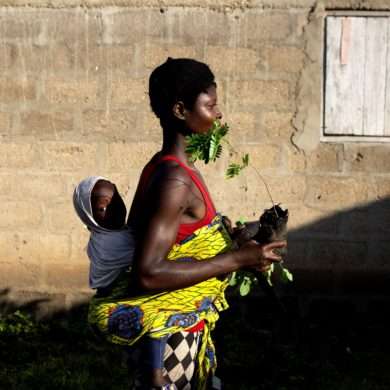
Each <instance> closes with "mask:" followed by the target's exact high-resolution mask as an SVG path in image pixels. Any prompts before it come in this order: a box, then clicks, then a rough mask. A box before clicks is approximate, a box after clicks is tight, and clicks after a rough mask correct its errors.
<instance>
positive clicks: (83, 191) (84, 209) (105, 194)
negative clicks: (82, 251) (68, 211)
mask: <svg viewBox="0 0 390 390" xmlns="http://www.w3.org/2000/svg"><path fill="white" fill-rule="evenodd" d="M73 204H74V207H75V209H76V212H77V214H78V216H79V217H80V219H81V220H82V221H83V222H84V223H85V224H86V225H87V226H88V228H90V229H94V228H96V227H102V228H105V229H109V230H118V229H121V228H123V227H124V226H125V221H126V206H125V203H124V201H123V199H122V198H121V196H120V195H119V192H118V190H117V188H116V186H115V184H113V183H111V182H110V181H109V180H107V179H105V178H103V177H99V176H90V177H87V178H86V179H84V180H82V181H81V182H80V183H79V185H78V186H77V187H76V188H75V191H74V194H73Z"/></svg>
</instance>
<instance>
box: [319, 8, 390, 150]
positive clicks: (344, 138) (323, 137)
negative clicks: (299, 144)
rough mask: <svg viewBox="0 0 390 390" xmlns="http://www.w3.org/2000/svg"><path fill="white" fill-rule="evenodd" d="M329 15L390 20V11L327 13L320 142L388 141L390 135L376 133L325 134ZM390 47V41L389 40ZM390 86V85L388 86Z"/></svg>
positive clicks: (330, 11) (324, 35)
mask: <svg viewBox="0 0 390 390" xmlns="http://www.w3.org/2000/svg"><path fill="white" fill-rule="evenodd" d="M327 17H387V18H389V22H390V11H353V10H343V11H341V10H340V11H339V10H328V11H327V12H326V15H325V20H324V23H323V47H322V67H323V68H322V72H321V75H322V79H321V110H320V112H321V126H320V127H321V129H320V142H338V143H343V142H363V143H388V142H390V135H389V136H375V135H371V136H370V135H341V134H340V135H337V134H330V135H329V134H325V129H326V126H325V109H326V107H325V99H326V95H325V94H326V88H325V87H326V86H325V84H326V71H327V69H326V59H327V50H326V49H327V47H326V43H327V22H326V18H327ZM389 48H390V42H389ZM388 87H389V88H390V85H389V86H388Z"/></svg>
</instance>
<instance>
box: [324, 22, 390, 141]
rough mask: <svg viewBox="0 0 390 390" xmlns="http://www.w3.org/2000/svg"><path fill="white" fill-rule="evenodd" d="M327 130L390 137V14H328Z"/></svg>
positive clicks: (325, 116)
mask: <svg viewBox="0 0 390 390" xmlns="http://www.w3.org/2000/svg"><path fill="white" fill-rule="evenodd" d="M325 31H326V34H325V37H326V45H325V79H324V113H323V128H324V135H325V136H326V135H330V136H351V137H356V136H360V137H367V138H369V137H374V138H376V137H382V138H383V137H390V17H389V16H328V17H327V18H326V30H325Z"/></svg>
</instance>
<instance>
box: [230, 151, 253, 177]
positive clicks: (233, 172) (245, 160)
mask: <svg viewBox="0 0 390 390" xmlns="http://www.w3.org/2000/svg"><path fill="white" fill-rule="evenodd" d="M248 165H249V154H245V156H243V157H242V159H241V164H237V163H231V164H230V165H229V166H228V169H227V170H226V178H228V179H232V178H233V177H235V176H237V175H239V174H240V173H241V171H242V170H243V169H244V168H246V167H247V166H248Z"/></svg>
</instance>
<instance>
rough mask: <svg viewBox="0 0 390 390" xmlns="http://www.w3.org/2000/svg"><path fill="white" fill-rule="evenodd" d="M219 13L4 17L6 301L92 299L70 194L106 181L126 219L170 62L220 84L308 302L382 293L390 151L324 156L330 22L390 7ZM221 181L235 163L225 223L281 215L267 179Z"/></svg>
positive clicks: (129, 8)
mask: <svg viewBox="0 0 390 390" xmlns="http://www.w3.org/2000/svg"><path fill="white" fill-rule="evenodd" d="M209 3H210V2H207V1H204V2H203V1H199V2H193V1H191V2H190V1H182V2H169V1H166V2H153V1H150V2H142V4H141V3H140V2H126V1H122V2H109V1H89V2H82V3H81V2H77V1H71V2H64V1H63V2H56V1H51V2H49V1H37V2H35V3H34V2H33V3H31V2H30V3H29V6H28V5H27V4H26V3H25V2H22V1H12V2H11V1H3V0H2V1H0V137H1V143H0V180H1V185H0V199H1V204H2V207H1V210H0V269H1V272H0V287H1V288H4V289H5V288H9V289H11V291H10V293H11V294H14V296H23V294H24V295H26V296H29V295H31V294H40V295H41V296H43V297H44V296H45V294H50V296H54V297H57V298H56V299H57V301H56V304H58V305H70V304H72V303H73V302H74V301H75V300H77V299H79V297H80V296H82V295H83V294H86V295H88V294H89V293H90V290H89V289H88V285H87V280H88V277H87V273H88V261H87V258H86V255H85V253H84V247H85V245H86V242H87V237H88V234H87V231H86V230H85V229H83V227H82V226H81V223H80V222H79V221H78V220H77V219H76V216H75V214H74V211H73V208H72V203H71V197H72V192H73V188H74V186H75V185H76V184H77V183H78V182H79V181H80V180H81V179H82V178H84V177H86V176H87V175H91V174H99V175H103V176H107V177H109V178H110V179H112V180H113V181H115V182H117V183H118V185H119V189H120V191H121V193H122V194H123V195H124V196H125V198H126V202H127V204H128V205H129V204H130V201H131V198H132V195H133V191H134V189H135V186H136V183H137V180H138V176H139V173H140V169H141V168H142V166H143V164H144V163H145V162H146V161H147V159H148V158H149V157H150V155H151V154H152V153H153V152H154V151H157V150H158V148H159V142H160V140H161V137H160V131H159V126H158V122H157V121H156V120H155V119H154V117H153V115H152V114H151V112H150V109H149V104H148V97H147V79H148V76H149V74H150V72H151V70H152V69H153V68H154V67H155V66H156V65H157V64H159V63H160V62H162V61H164V60H165V59H166V57H167V56H172V57H179V56H180V57H182V56H183V57H194V58H197V59H199V60H202V61H205V62H207V63H209V64H210V66H211V67H212V69H213V70H214V72H215V74H216V76H217V81H218V89H219V97H220V102H221V107H222V109H223V111H224V113H225V119H226V121H227V122H228V123H229V124H230V127H231V136H230V139H231V142H232V143H233V144H234V145H235V146H236V148H237V149H238V150H239V151H242V152H248V153H249V154H250V156H251V161H252V164H253V165H254V166H256V168H257V170H258V171H259V172H260V173H261V175H262V176H263V177H264V179H265V180H266V182H267V183H268V185H269V187H270V190H271V193H272V196H273V198H274V200H275V202H281V203H282V204H283V205H284V206H285V207H288V208H289V210H290V214H291V223H290V228H291V235H290V237H291V240H290V249H289V250H290V257H289V262H290V268H291V269H293V270H295V272H296V275H298V282H299V283H298V284H299V285H300V286H301V287H302V289H303V290H302V291H306V290H305V289H308V290H310V291H313V288H314V289H315V288H318V291H320V292H321V291H323V292H324V291H327V292H331V293H334V292H342V293H345V294H349V293H351V292H356V291H357V292H359V291H366V290H367V289H370V288H371V287H370V286H372V285H376V286H380V283H382V282H383V278H382V276H383V275H384V274H385V273H386V272H387V271H389V265H388V263H387V261H386V260H387V256H388V253H390V244H389V240H388V238H389V235H390V225H389V221H390V201H389V196H390V153H389V147H390V145H389V144H353V143H333V144H332V143H320V141H319V134H320V125H321V122H320V119H321V118H320V111H321V80H322V71H323V69H322V48H323V20H324V16H325V15H326V10H327V8H347V9H370V8H372V9H375V10H380V9H382V10H386V9H390V6H389V5H388V4H387V3H388V2H387V1H371V2H370V1H328V2H325V1H324V2H318V3H317V2H313V1H298V0H297V1H256V2H234V1H231V2H223V3H218V2H217V3H215V2H212V3H213V5H212V4H211V3H210V4H209ZM78 5H80V6H78ZM225 168H226V158H225V159H221V161H219V162H218V163H217V164H216V166H212V167H211V166H210V167H205V169H204V172H205V175H206V180H207V182H208V183H209V186H210V191H211V192H212V194H213V196H214V199H215V202H216V204H217V205H218V208H219V209H220V210H222V211H223V212H224V213H226V214H227V215H231V216H232V218H233V219H234V218H237V217H239V216H245V217H249V218H252V217H253V216H258V215H259V214H260V212H261V211H262V210H263V209H264V208H266V207H269V206H270V199H269V197H268V195H267V192H266V190H265V187H264V185H263V183H262V181H261V180H260V179H259V178H258V176H257V175H256V173H255V172H253V171H251V170H250V169H248V170H247V171H246V172H245V175H242V176H241V177H239V178H237V179H234V180H233V181H226V180H225V179H224V170H225ZM300 275H306V276H302V278H301V279H300V278H299V276H300ZM307 275H309V277H308V276H307ZM351 275H354V276H353V278H352V279H351ZM370 275H371V279H370ZM351 280H352V281H351ZM362 280H363V281H365V282H367V280H369V282H367V283H366V284H364V285H362V284H360V281H362ZM370 280H371V282H370ZM378 281H379V282H378ZM305 283H306V284H305ZM378 283H379V284H378ZM365 288H366V290H364V289H365ZM378 291H379V290H378Z"/></svg>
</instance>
